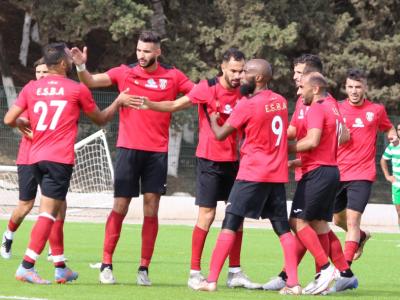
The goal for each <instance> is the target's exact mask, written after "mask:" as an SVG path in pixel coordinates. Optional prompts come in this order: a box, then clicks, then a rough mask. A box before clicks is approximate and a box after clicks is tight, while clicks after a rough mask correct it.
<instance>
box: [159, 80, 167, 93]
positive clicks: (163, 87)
mask: <svg viewBox="0 0 400 300" xmlns="http://www.w3.org/2000/svg"><path fill="white" fill-rule="evenodd" d="M158 82H159V84H160V89H162V90H164V89H165V88H166V87H167V83H168V80H167V79H160V80H159V81H158Z"/></svg>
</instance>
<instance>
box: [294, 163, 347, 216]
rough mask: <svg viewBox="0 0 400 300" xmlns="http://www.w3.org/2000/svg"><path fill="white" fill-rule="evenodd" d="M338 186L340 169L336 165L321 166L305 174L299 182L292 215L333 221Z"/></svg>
mask: <svg viewBox="0 0 400 300" xmlns="http://www.w3.org/2000/svg"><path fill="white" fill-rule="evenodd" d="M338 186H339V169H338V168H337V167H336V166H321V167H318V168H317V169H315V170H312V171H310V172H308V173H306V174H304V175H303V177H302V178H301V180H300V181H299V182H298V183H297V188H296V192H295V194H294V197H293V204H292V209H291V212H290V217H291V218H298V219H302V220H306V221H313V220H324V221H327V222H331V221H332V216H333V205H334V201H335V195H336V191H337V187H338Z"/></svg>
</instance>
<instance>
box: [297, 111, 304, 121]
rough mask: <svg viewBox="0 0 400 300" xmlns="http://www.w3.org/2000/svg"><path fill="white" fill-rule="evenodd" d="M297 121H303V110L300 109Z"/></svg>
mask: <svg viewBox="0 0 400 300" xmlns="http://www.w3.org/2000/svg"><path fill="white" fill-rule="evenodd" d="M298 119H304V110H303V109H300V112H299V117H298Z"/></svg>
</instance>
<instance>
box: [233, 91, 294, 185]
mask: <svg viewBox="0 0 400 300" xmlns="http://www.w3.org/2000/svg"><path fill="white" fill-rule="evenodd" d="M240 107H246V110H247V113H248V120H247V121H246V123H245V124H244V136H245V140H244V142H243V145H242V148H241V151H240V152H241V161H240V168H239V173H238V177H237V178H238V179H246V180H251V179H252V178H253V181H262V182H287V180H288V168H287V161H288V151H287V127H288V111H287V101H286V99H285V98H283V97H282V96H281V95H279V94H276V93H274V92H272V91H271V90H264V91H261V92H259V93H257V94H256V95H255V96H253V97H252V98H250V99H244V100H241V101H239V103H238V105H237V108H238V110H239V111H238V113H240ZM235 111H236V108H235V110H234V113H235ZM252 173H253V174H254V175H252Z"/></svg>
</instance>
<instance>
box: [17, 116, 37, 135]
mask: <svg viewBox="0 0 400 300" xmlns="http://www.w3.org/2000/svg"><path fill="white" fill-rule="evenodd" d="M15 123H16V125H17V127H18V130H19V131H20V132H21V133H22V134H23V135H24V136H26V137H27V138H28V139H32V138H33V132H32V129H31V123H30V122H29V120H28V119H26V118H18V119H17V120H16V121H15Z"/></svg>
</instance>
